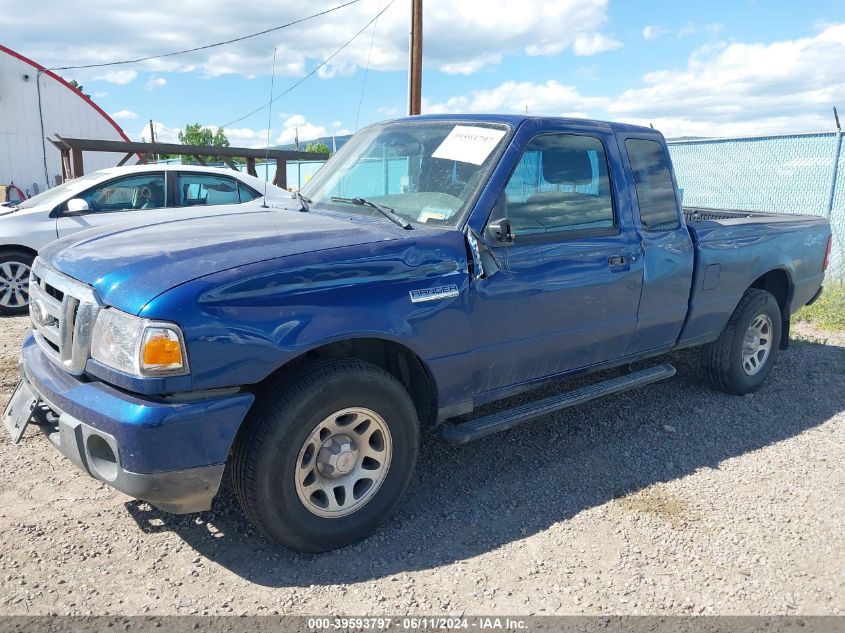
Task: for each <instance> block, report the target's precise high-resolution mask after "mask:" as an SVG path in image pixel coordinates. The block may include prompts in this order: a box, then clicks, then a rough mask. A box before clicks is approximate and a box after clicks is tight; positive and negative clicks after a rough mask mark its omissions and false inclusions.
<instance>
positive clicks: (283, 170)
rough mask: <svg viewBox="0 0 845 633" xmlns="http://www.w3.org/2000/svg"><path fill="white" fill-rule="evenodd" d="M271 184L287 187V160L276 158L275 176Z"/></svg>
mask: <svg viewBox="0 0 845 633" xmlns="http://www.w3.org/2000/svg"><path fill="white" fill-rule="evenodd" d="M273 184H274V185H276V186H277V187H281V188H282V189H287V188H288V162H287V161H286V160H284V159H282V158H277V159H276V177H275V178H273Z"/></svg>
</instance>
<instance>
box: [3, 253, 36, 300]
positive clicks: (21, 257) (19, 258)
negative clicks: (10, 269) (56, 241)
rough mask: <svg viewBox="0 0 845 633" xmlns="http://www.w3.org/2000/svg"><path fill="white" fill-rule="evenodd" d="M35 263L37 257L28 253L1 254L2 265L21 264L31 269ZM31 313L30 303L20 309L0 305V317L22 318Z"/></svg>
mask: <svg viewBox="0 0 845 633" xmlns="http://www.w3.org/2000/svg"><path fill="white" fill-rule="evenodd" d="M34 261H35V257H34V256H33V255H30V254H28V253H24V252H22V251H15V250H12V251H2V252H0V264H5V263H8V262H15V263H20V264H26V265H27V266H29V268H30V269H31V268H32V263H33V262H34ZM27 312H29V302H27V303H26V305H24V306H22V307H20V308H7V307H5V306H2V305H0V316H20V315H22V314H26V313H27Z"/></svg>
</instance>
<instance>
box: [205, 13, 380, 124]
mask: <svg viewBox="0 0 845 633" xmlns="http://www.w3.org/2000/svg"><path fill="white" fill-rule="evenodd" d="M394 2H396V0H390V2H388V3H387V5H386V6H385V7H384V9H382V10H381V11H379V12H378V13H377V14H376V17H374V18H373V19H372V20H370V21H369V22H367V23H366V24H365V25H364V26H363V28H361V30H360V31H358V32H357V33H355V35H353V36H352V37H350V38H349V39H348V40H346V42H345V43H344V44H343V45H342V46H341V47H340V48H339V49H337V50H336V51H335V52H334V53H332V54H331V55H329V56H328V57H326V58H325V59H324V60H323V61H321V62H320V63H319V64H318V65H317V66H316V67H315V68H314V69H313V70H312V71H311V72H309V73H308V74H307V75H305V76H304V77H302V78H301V79H300V80H299V81H297V82H295V83H294V84H292V85H291V86H289V87H288V88H287V89H286V90H284V91H283V92H282V93H281V94H279V95H277V96H275V97H273V98H272V99H270V101H268V102H267V103H265V104H264V105H262V106H260V107H258V108H256V109H255V110H253V111H252V112H248V113H247V114H245V115H243V116H241V117H238V118H237V119H235V120H233V121H229V122H228V123H225V124H223V125H220V126H218V127H221V128H227V127H229V126H230V125H234V124H235V123H240V122H241V121H243V120H244V119H246V118H249V117H251V116H252V115H253V114H257V113H258V112H261V111H262V110H263V109H264V108H266V107H268V106H269V105H270V104H271V103H274V102H275V101H278V100H279V99H281V98H282V97H284V96H285V95H286V94H288V93H290V92H292V91H293V90H294V89H295V88H297V87H298V86H300V85H302V83H304V82H305V80H307V79H309V78H311V77H313V76H314V75H315V74H317V71H318V70H320V69H321V68H322V67H323V66H325V65H326V64H328V63H329V62H330V61H331V60H332V59H334V58H335V57H336V56H337V55H338V53H340V52H341V51H342V50H343V49H344V48H346V47H347V46H349V45H350V44H351V43H352V42H354V41H355V39H356V38H357V37H358V36H359V35H361V33H363V32H364V31H366V30H367V28H369V26H370V25H371V24H372V23H373V22H375V21H376V20H378V19H379V17H381V15H382V14H383V13H384V12H385V11H387V10H388V9H389V8H390V7H391V5H393V3H394Z"/></svg>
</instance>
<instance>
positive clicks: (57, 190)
mask: <svg viewBox="0 0 845 633" xmlns="http://www.w3.org/2000/svg"><path fill="white" fill-rule="evenodd" d="M103 176H104V174H103V172H102V171H95V172H92V173H90V174H85V175H84V176H80V177H79V178H74V179H73V180H68V181H67V182H64V183H62V184H60V185H57V186H55V187H53V188H52V189H48V190H47V191H42V192H41V193H39V194H38V195H35V196H32V197H31V198H28V199H27V200H24V201H23V202H21V203H20V204H19V205H17V208H18V209H31V208H32V207H35V206H38V205H42V204H47V205H52V206H55V205H57V204H59V203H60V202H64V201H65V200H67V199H68V198H70V197H72V196H73V195H74V194H75V193H78V192H80V191H82V190H83V189H85V188H86V187H88V186H89V185H90V184H92V183H93V182H94V181H95V180H99V179H101V178H103Z"/></svg>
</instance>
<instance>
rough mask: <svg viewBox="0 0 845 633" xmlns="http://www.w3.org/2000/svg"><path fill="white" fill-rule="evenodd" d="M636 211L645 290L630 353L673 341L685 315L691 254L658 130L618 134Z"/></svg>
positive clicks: (691, 248)
mask: <svg viewBox="0 0 845 633" xmlns="http://www.w3.org/2000/svg"><path fill="white" fill-rule="evenodd" d="M619 141H620V144H621V145H622V147H620V149H621V150H622V152H623V154H624V157H625V158H624V161H625V166H626V173H627V176H628V181H629V192H630V193H629V195H630V198H631V200H632V201H633V202H634V203H635V206H636V207H637V209H638V212H637V213H635V214H634V218H635V220H634V222H635V225H636V226H637V230H638V231H639V234H640V239H641V241H642V246H643V264H644V270H643V291H642V296H641V297H640V305H639V309H638V311H637V317H638V323H637V329H636V332H635V333H634V336H633V337H632V339H631V344H630V346H629V348H628V353H629V354H636V353H639V352H645V351H649V350H655V349H660V348H669V347H671V346H673V345H674V344H675V341H676V340H677V339H678V335H679V334H680V331H681V327H682V326H683V324H684V319H685V318H686V315H687V307H688V304H689V297H690V287H691V285H692V273H693V266H694V259H695V254H694V252H693V244H692V239H691V238H690V234H689V231H688V230H687V227H686V225H685V223H684V219H683V216H682V213H681V205H680V203H679V200H678V195H677V185H676V183H675V180H674V174H673V171H672V163H671V161H670V158H669V152H668V151H667V150H666V144H665V142H664V141H663V138H662V137H661V136H658V135H657V134H655V135H654V136H653V137H649V136H641V135H623V136H620V137H619Z"/></svg>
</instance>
